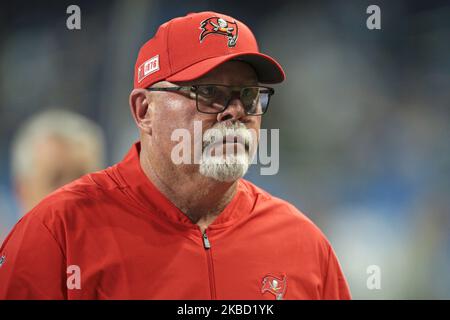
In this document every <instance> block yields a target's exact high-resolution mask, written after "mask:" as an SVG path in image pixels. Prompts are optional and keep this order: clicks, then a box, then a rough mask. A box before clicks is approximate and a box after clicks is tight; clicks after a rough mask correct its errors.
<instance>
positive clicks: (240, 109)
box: [217, 98, 245, 122]
mask: <svg viewBox="0 0 450 320" xmlns="http://www.w3.org/2000/svg"><path fill="white" fill-rule="evenodd" d="M243 117H245V109H244V105H243V104H242V102H241V100H239V98H232V99H231V100H230V103H229V104H228V107H227V108H226V109H225V110H224V111H222V112H221V113H218V114H217V121H218V122H220V121H227V120H232V121H233V122H234V121H237V120H239V119H241V118H243Z"/></svg>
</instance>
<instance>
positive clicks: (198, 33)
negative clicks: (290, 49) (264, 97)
mask: <svg viewBox="0 0 450 320" xmlns="http://www.w3.org/2000/svg"><path fill="white" fill-rule="evenodd" d="M229 60H240V61H245V62H247V63H249V64H250V65H251V66H252V67H253V68H254V69H255V71H256V74H257V76H258V81H259V82H261V83H279V82H282V81H283V80H284V78H285V75H284V71H283V69H282V67H281V66H280V64H279V63H278V62H277V61H275V59H273V58H272V57H269V56H268V55H265V54H262V53H260V52H259V49H258V43H257V42H256V39H255V36H254V35H253V33H252V32H251V30H250V29H249V28H248V27H247V26H246V25H245V24H243V23H242V22H240V21H238V20H236V19H234V18H232V17H230V16H227V15H224V14H221V13H217V12H212V11H208V12H199V13H190V14H188V15H186V16H184V17H179V18H175V19H172V20H170V21H168V22H166V23H164V24H162V25H161V26H160V27H159V28H158V31H157V32H156V34H155V36H154V37H153V38H152V39H150V40H149V41H147V42H146V43H145V44H144V45H143V46H142V47H141V49H140V50H139V54H138V58H137V61H136V65H135V69H134V87H135V88H147V87H149V86H151V85H153V84H154V83H156V82H159V81H163V80H167V81H171V82H177V81H190V80H193V79H197V78H199V77H201V76H203V75H204V74H206V73H208V72H209V71H210V70H212V69H214V68H215V67H217V66H218V65H220V64H222V63H224V62H226V61H229Z"/></svg>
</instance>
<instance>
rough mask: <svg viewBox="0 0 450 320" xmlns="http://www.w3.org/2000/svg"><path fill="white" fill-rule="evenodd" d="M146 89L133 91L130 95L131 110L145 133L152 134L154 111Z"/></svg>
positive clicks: (137, 123)
mask: <svg viewBox="0 0 450 320" xmlns="http://www.w3.org/2000/svg"><path fill="white" fill-rule="evenodd" d="M146 93H147V91H146V90H145V89H133V91H131V93H130V101H129V102H130V110H131V114H132V115H133V118H134V122H136V125H137V126H138V128H139V129H141V130H142V131H144V132H145V133H147V134H149V135H151V134H152V110H151V108H150V101H149V99H148V97H147V95H146Z"/></svg>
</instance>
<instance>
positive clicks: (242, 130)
mask: <svg viewBox="0 0 450 320" xmlns="http://www.w3.org/2000/svg"><path fill="white" fill-rule="evenodd" d="M233 140H234V142H240V143H243V144H244V145H245V149H246V150H248V148H249V145H250V142H251V141H252V135H251V133H250V130H248V129H247V127H246V126H245V125H244V124H242V123H241V122H235V123H233V124H232V125H231V126H226V125H225V124H223V123H219V124H217V125H216V126H214V127H212V128H210V129H208V130H206V131H205V133H204V134H203V149H205V148H207V147H208V146H209V145H211V144H214V143H215V142H218V141H223V142H226V141H233Z"/></svg>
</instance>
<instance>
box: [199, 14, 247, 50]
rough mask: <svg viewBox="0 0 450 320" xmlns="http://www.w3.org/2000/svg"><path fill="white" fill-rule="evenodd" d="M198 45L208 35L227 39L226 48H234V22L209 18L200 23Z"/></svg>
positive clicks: (235, 28) (236, 28) (236, 27)
mask: <svg viewBox="0 0 450 320" xmlns="http://www.w3.org/2000/svg"><path fill="white" fill-rule="evenodd" d="M200 29H201V30H202V33H201V34H200V43H201V42H202V41H203V39H204V38H205V37H206V36H207V35H209V34H219V35H223V36H226V37H227V38H228V47H230V48H231V47H234V46H235V45H236V41H237V38H238V26H237V23H236V22H234V21H233V22H231V21H227V20H224V19H222V18H219V17H211V18H208V19H206V20H203V21H202V22H200Z"/></svg>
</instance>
